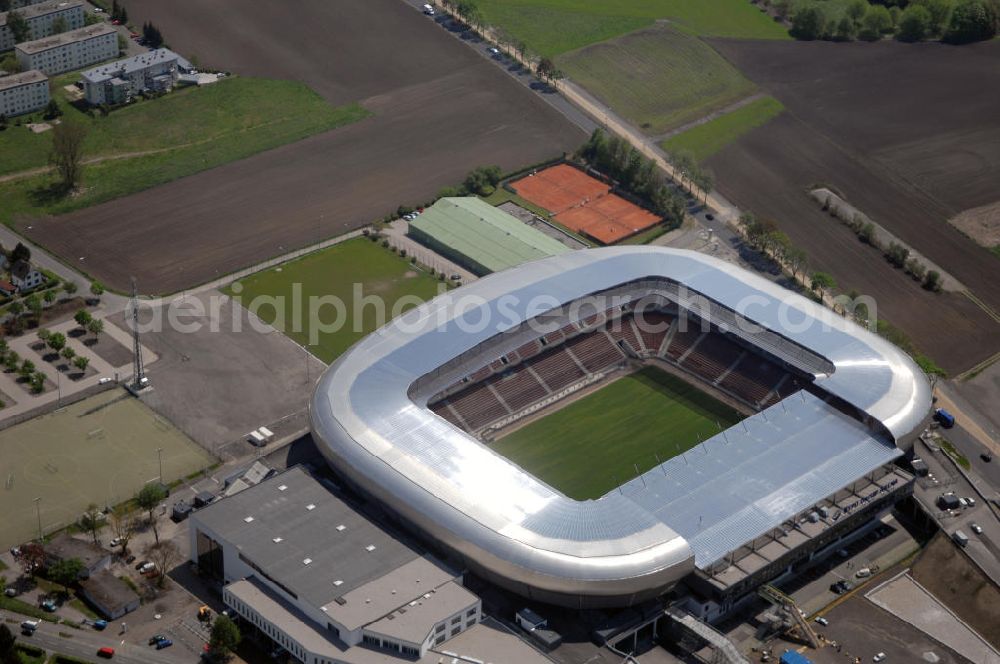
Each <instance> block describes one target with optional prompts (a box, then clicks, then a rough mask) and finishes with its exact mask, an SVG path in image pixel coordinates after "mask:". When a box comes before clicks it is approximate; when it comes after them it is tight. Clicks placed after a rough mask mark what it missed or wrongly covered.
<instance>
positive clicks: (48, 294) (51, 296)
mask: <svg viewBox="0 0 1000 664" xmlns="http://www.w3.org/2000/svg"><path fill="white" fill-rule="evenodd" d="M42 299H43V300H45V304H52V303H53V302H55V301H56V291H55V289H54V288H50V289H48V290H47V291H45V292H44V293H42Z"/></svg>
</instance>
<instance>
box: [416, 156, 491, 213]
mask: <svg viewBox="0 0 1000 664" xmlns="http://www.w3.org/2000/svg"><path fill="white" fill-rule="evenodd" d="M502 179H503V171H502V170H500V167H499V166H496V165H491V166H479V167H478V168H474V169H472V170H471V171H469V173H468V174H467V175H466V176H465V179H464V180H462V184H461V185H459V186H457V187H444V188H442V189H441V191H439V192H438V198H448V197H451V196H489V195H490V194H492V193H493V192H494V191H496V189H497V185H499V184H500V180H502ZM400 209H402V208H400ZM400 216H402V215H400Z"/></svg>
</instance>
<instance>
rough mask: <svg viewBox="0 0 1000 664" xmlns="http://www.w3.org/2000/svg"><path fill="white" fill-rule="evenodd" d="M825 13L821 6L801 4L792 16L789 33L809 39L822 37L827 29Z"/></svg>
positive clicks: (797, 37) (798, 37) (805, 39)
mask: <svg viewBox="0 0 1000 664" xmlns="http://www.w3.org/2000/svg"><path fill="white" fill-rule="evenodd" d="M826 24H827V19H826V14H825V13H824V12H823V8H822V7H820V6H819V5H815V4H806V5H803V6H802V7H801V8H800V9H797V10H796V11H795V15H794V16H792V29H791V30H790V31H789V33H790V34H791V35H792V36H793V37H795V38H796V39H802V40H804V41H811V40H813V39H822V38H823V37H824V36H825V35H826V31H827V27H826Z"/></svg>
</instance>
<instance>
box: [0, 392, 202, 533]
mask: <svg viewBox="0 0 1000 664" xmlns="http://www.w3.org/2000/svg"><path fill="white" fill-rule="evenodd" d="M158 449H159V450H160V452H159V454H158V453H157V450H158ZM161 460H162V463H163V480H164V481H165V482H167V483H169V482H172V481H174V480H177V479H181V478H184V477H186V476H188V475H189V474H191V473H193V472H195V471H198V470H201V469H203V468H205V467H207V466H209V465H210V464H211V463H212V461H213V459H212V457H211V456H210V455H209V454H208V452H206V451H205V450H203V449H202V448H200V447H198V445H197V444H195V442H194V441H192V440H191V439H190V438H188V437H187V436H185V435H184V434H183V433H181V432H180V431H179V430H178V429H177V428H176V427H174V426H173V425H172V424H170V423H169V422H167V421H166V420H164V419H163V418H161V417H160V416H158V415H157V414H156V413H154V412H153V411H152V410H150V409H149V408H148V407H146V406H145V405H144V404H143V403H142V402H141V401H139V400H138V399H136V398H134V397H132V396H131V395H129V394H128V393H126V392H125V391H124V390H111V391H109V392H104V393H102V394H99V395H97V396H93V397H90V398H88V399H84V400H83V401H79V402H77V403H75V404H73V405H71V406H68V407H65V408H60V409H59V410H56V411H54V412H52V413H48V414H47V415H41V416H39V417H36V418H34V419H31V420H29V421H27V422H25V423H23V424H18V425H15V426H13V427H10V428H9V429H4V430H3V431H0V479H2V481H3V489H0V500H2V503H0V504H2V505H3V509H2V510H0V546H2V547H8V546H12V545H14V544H18V543H21V542H24V541H26V540H28V539H31V538H33V537H35V536H36V535H37V533H38V523H39V521H41V527H42V530H43V532H45V533H51V532H52V531H54V530H57V529H59V528H61V527H64V526H67V525H69V524H71V523H74V522H75V521H77V519H79V517H80V515H81V514H83V512H84V510H86V508H87V505H88V504H90V503H94V504H95V505H97V506H98V507H102V508H103V507H105V506H114V505H116V504H118V503H120V502H123V501H125V500H128V499H129V498H132V497H133V496H134V495H135V494H136V492H137V491H138V490H139V489H141V488H142V487H143V485H145V484H146V483H147V482H150V481H155V480H156V479H157V478H158V477H159V475H160V461H161ZM35 499H40V500H39V502H38V504H37V506H36V504H35Z"/></svg>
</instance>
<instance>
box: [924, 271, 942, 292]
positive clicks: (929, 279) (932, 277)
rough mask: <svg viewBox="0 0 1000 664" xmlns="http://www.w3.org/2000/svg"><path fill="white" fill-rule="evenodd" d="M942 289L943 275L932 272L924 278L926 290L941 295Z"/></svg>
mask: <svg viewBox="0 0 1000 664" xmlns="http://www.w3.org/2000/svg"><path fill="white" fill-rule="evenodd" d="M941 287H942V285H941V273H940V272H938V271H937V270H930V271H929V272H928V273H927V276H926V277H924V288H926V289H927V290H929V291H932V292H934V293H940V292H941Z"/></svg>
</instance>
